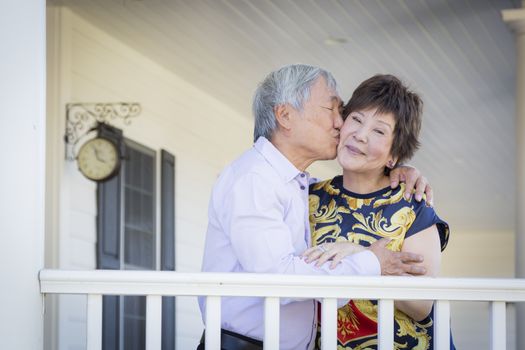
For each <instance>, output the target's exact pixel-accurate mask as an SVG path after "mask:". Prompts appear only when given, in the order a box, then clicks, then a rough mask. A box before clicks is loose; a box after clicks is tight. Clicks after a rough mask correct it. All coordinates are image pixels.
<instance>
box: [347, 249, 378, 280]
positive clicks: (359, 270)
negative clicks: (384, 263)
mask: <svg viewBox="0 0 525 350" xmlns="http://www.w3.org/2000/svg"><path fill="white" fill-rule="evenodd" d="M349 257H350V258H351V259H352V260H353V261H352V265H354V266H355V267H356V274H357V275H365V276H380V275H381V264H380V263H379V259H378V258H377V256H376V255H375V254H374V253H372V252H371V251H370V250H368V249H367V250H364V251H362V252H359V253H357V254H353V255H350V256H349Z"/></svg>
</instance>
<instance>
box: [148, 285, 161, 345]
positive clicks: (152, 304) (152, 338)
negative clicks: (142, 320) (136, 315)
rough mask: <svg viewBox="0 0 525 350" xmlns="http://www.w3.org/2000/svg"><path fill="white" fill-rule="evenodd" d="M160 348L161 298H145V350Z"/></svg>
mask: <svg viewBox="0 0 525 350" xmlns="http://www.w3.org/2000/svg"><path fill="white" fill-rule="evenodd" d="M161 347H162V297H161V296H160V295H148V296H146V350H161Z"/></svg>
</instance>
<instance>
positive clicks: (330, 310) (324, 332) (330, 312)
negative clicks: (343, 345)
mask: <svg viewBox="0 0 525 350" xmlns="http://www.w3.org/2000/svg"><path fill="white" fill-rule="evenodd" d="M321 343H322V344H321V348H322V349H329V350H331V349H337V299H334V298H326V299H323V304H322V306H321Z"/></svg>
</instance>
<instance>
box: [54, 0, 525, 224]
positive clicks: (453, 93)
mask: <svg viewBox="0 0 525 350" xmlns="http://www.w3.org/2000/svg"><path fill="white" fill-rule="evenodd" d="M62 3H63V4H65V5H66V6H69V7H70V8H71V9H73V10H74V11H75V12H76V13H77V14H79V15H81V16H82V17H84V18H86V19H87V20H89V21H90V22H92V23H94V24H95V25H97V26H98V27H100V28H101V29H103V30H104V31H106V32H108V33H110V34H111V35H113V36H114V37H116V38H117V39H119V40H121V41H123V42H125V43H126V44H128V45H130V46H132V47H134V48H135V49H136V50H138V51H140V52H141V53H143V54H144V55H147V56H149V57H150V58H151V59H153V60H155V61H156V62H158V63H159V64H161V65H163V66H165V67H167V68H169V69H170V70H172V71H173V72H175V73H176V74H177V75H179V76H180V77H182V78H184V79H186V80H188V81H190V82H192V83H193V84H194V85H196V86H198V87H199V88H200V89H202V90H205V91H207V92H208V93H210V94H211V95H213V96H216V97H217V98H219V99H221V100H223V101H224V102H225V103H227V104H228V105H230V106H231V107H232V108H233V109H235V110H237V111H239V113H241V114H243V115H246V116H247V118H251V113H250V101H251V97H252V93H253V91H254V89H255V87H256V85H257V83H258V82H259V81H260V80H261V79H262V78H263V77H264V76H265V75H266V74H267V73H268V72H269V71H271V70H273V69H275V68H276V67H278V66H281V65H284V64H287V63H293V62H303V63H310V64H315V65H320V66H322V67H325V68H327V69H328V70H330V71H331V72H332V73H333V74H334V75H335V77H336V78H337V79H338V81H339V84H340V93H341V95H342V96H343V97H344V98H345V99H346V98H348V97H349V96H350V94H351V92H352V90H353V89H354V88H355V87H356V86H357V84H358V83H359V82H360V81H362V80H364V79H365V78H367V77H369V76H371V75H373V74H375V73H379V72H382V73H392V74H396V75H398V76H400V77H401V78H403V79H404V80H405V81H406V82H408V83H409V84H410V85H411V86H413V87H414V89H416V90H417V91H419V92H420V93H421V94H422V96H423V99H424V101H425V118H424V126H423V133H422V149H421V150H420V151H419V153H418V155H417V156H416V157H415V159H414V160H413V161H412V162H411V163H412V164H414V165H415V166H417V167H418V168H419V169H421V171H422V172H423V173H424V174H425V175H426V176H427V177H428V178H429V179H430V180H431V183H432V185H433V187H434V189H435V197H436V204H437V207H438V211H439V213H440V215H441V216H442V217H443V218H445V219H446V220H448V221H449V223H450V224H451V226H452V228H453V229H458V228H460V229H467V230H492V229H495V230H509V229H512V228H513V227H514V217H515V213H514V188H515V185H514V184H515V175H514V169H515V166H514V159H515V135H514V122H515V117H514V92H515V88H514V86H515V78H514V75H515V46H514V35H513V34H512V33H511V32H510V30H509V29H508V28H507V27H506V25H505V24H504V23H503V22H502V20H501V15H500V10H501V9H507V8H513V7H517V6H519V4H518V3H519V1H512V0H500V1H497V0H492V1H490V0H477V1H468V0H398V1H393V0H383V1H379V0H377V1H375V0H368V1H358V0H355V1H351V0H349V1H344V0H325V1H314V0H286V1H277V0H274V1H271V0H222V1H214V0H209V1H204V0H192V1H190V0H187V1H181V0H177V1H176V0H64V1H62ZM250 132H251V131H250ZM522 137H523V135H522ZM332 166H333V168H334V172H336V171H337V165H336V164H335V163H333V164H332Z"/></svg>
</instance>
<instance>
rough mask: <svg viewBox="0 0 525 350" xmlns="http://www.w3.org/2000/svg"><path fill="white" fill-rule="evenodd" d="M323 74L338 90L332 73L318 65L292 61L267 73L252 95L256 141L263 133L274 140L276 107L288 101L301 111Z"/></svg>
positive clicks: (332, 87)
mask: <svg viewBox="0 0 525 350" xmlns="http://www.w3.org/2000/svg"><path fill="white" fill-rule="evenodd" d="M321 76H322V77H323V78H324V79H325V80H326V83H327V85H328V87H329V88H330V89H332V90H334V91H336V90H337V83H336V82H335V79H334V77H333V76H332V74H331V73H329V72H328V71H326V70H324V69H321V68H319V67H315V66H309V65H306V64H291V65H288V66H284V67H282V68H280V69H278V70H276V71H273V72H271V73H270V74H268V76H267V77H266V78H265V79H264V80H263V82H262V83H261V84H260V85H259V87H258V88H257V90H256V91H255V95H254V97H253V105H252V111H253V115H254V117H255V128H254V132H253V137H254V141H257V139H258V138H259V137H260V136H264V137H266V138H267V139H268V140H271V138H272V135H273V132H274V131H275V129H276V128H277V123H276V121H275V114H274V110H275V107H277V106H279V105H282V104H287V103H288V104H290V105H291V106H293V107H294V108H295V109H297V110H298V111H302V109H303V106H304V103H305V102H306V101H307V100H308V98H309V97H310V88H311V87H312V85H313V84H314V83H315V82H316V81H317V79H318V78H319V77H321Z"/></svg>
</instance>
